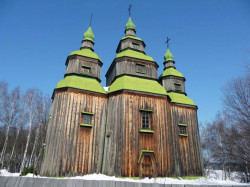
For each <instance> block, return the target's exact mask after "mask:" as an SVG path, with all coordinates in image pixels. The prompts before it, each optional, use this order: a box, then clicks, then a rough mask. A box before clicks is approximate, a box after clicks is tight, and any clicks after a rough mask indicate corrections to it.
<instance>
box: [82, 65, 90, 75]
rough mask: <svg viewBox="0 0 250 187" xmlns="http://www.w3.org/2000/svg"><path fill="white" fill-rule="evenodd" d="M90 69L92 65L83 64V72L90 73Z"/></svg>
mask: <svg viewBox="0 0 250 187" xmlns="http://www.w3.org/2000/svg"><path fill="white" fill-rule="evenodd" d="M90 69H91V66H87V65H82V72H83V73H85V74H89V73H90Z"/></svg>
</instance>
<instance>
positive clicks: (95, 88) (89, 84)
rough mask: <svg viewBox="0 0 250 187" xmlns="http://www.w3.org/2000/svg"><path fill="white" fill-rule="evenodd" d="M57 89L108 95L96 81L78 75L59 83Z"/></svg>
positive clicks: (68, 77)
mask: <svg viewBox="0 0 250 187" xmlns="http://www.w3.org/2000/svg"><path fill="white" fill-rule="evenodd" d="M56 88H76V89H80V90H87V91H92V92H97V93H102V94H106V93H107V92H106V91H105V90H104V88H103V87H102V86H101V85H100V83H99V82H98V81H97V80H96V79H94V78H89V77H82V76H77V75H70V76H67V77H65V78H64V79H62V80H61V81H60V82H58V84H57V87H56Z"/></svg>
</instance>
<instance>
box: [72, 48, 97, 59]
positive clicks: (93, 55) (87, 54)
mask: <svg viewBox="0 0 250 187" xmlns="http://www.w3.org/2000/svg"><path fill="white" fill-rule="evenodd" d="M71 55H81V56H85V57H89V58H94V59H97V60H100V61H101V58H100V57H99V56H98V55H97V54H96V53H94V52H93V51H91V50H90V49H86V48H83V49H81V50H78V51H73V52H72V53H70V55H69V56H71Z"/></svg>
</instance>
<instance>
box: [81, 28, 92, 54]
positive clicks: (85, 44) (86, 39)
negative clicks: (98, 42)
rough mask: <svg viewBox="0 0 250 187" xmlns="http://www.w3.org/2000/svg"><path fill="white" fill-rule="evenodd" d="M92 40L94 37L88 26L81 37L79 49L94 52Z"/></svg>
mask: <svg viewBox="0 0 250 187" xmlns="http://www.w3.org/2000/svg"><path fill="white" fill-rule="evenodd" d="M94 39H95V35H94V33H93V31H92V29H91V26H89V28H88V30H87V31H86V32H85V33H84V35H83V40H82V47H81V49H83V48H86V49H90V50H92V51H94V49H93V47H94V44H95V43H94Z"/></svg>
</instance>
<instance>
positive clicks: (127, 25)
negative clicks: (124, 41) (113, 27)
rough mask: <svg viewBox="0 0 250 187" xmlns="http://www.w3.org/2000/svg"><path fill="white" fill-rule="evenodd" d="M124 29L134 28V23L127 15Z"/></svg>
mask: <svg viewBox="0 0 250 187" xmlns="http://www.w3.org/2000/svg"><path fill="white" fill-rule="evenodd" d="M126 29H134V30H135V24H134V23H133V21H132V19H131V17H129V19H128V22H127V24H126Z"/></svg>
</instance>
